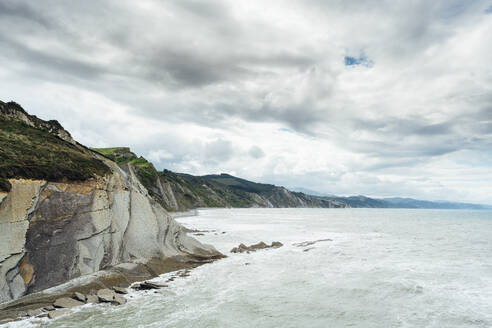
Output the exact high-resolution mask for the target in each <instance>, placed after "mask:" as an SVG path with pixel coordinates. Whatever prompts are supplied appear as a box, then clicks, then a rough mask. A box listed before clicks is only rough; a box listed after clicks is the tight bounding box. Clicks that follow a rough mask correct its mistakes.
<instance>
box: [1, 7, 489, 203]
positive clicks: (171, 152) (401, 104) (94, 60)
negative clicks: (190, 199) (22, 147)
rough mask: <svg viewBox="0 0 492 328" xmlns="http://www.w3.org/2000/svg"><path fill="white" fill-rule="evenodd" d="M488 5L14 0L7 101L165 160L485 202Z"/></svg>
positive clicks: (168, 164) (5, 43)
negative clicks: (461, 172)
mask: <svg viewBox="0 0 492 328" xmlns="http://www.w3.org/2000/svg"><path fill="white" fill-rule="evenodd" d="M489 13H490V2H489V1H482V0H473V1H466V2H463V1H459V0H451V1H449V0H437V1H433V2H432V3H429V2H428V1H423V0H421V1H412V2H395V1H390V0H388V1H375V0H374V1H372V0H371V1H366V0H364V1H362V0H360V1H359V0H357V1H342V0H336V1H329V2H328V1H320V0H307V1H300V0H299V1H297V0H295V1H289V2H288V3H286V2H284V1H277V0H273V1H269V2H261V1H248V2H238V1H235V2H230V1H222V0H212V1H207V2H202V1H178V0H175V1H166V2H162V1H154V0H143V1H138V2H134V1H129V0H122V1H113V2H100V1H93V0H88V1H84V2H83V3H82V2H74V1H66V2H59V1H54V0H48V1H43V2H32V1H24V0H19V1H13V0H6V1H2V2H1V3H0V47H2V49H3V50H2V52H0V81H1V82H0V99H1V100H15V101H17V102H19V103H21V104H22V105H23V106H24V107H25V108H26V109H27V110H28V111H30V112H32V113H34V114H36V115H38V116H40V117H42V118H45V119H58V120H60V121H61V122H62V123H63V124H64V125H65V126H66V127H67V128H68V129H70V130H71V132H72V133H73V134H74V135H75V136H76V137H77V138H78V139H79V140H80V141H81V142H82V143H85V144H87V145H89V146H112V145H118V146H120V145H121V146H123V145H129V146H131V147H132V149H133V150H134V151H136V152H137V153H138V154H139V155H144V156H146V157H148V158H149V159H151V160H152V161H154V162H155V163H156V166H157V167H159V168H160V169H162V168H170V169H174V170H181V171H185V172H189V173H195V174H205V173H212V172H224V171H227V172H230V173H236V174H240V175H243V176H244V177H246V178H252V179H256V180H257V181H265V182H274V183H278V184H284V185H291V186H292V183H293V181H296V183H298V184H297V185H295V186H296V187H299V186H301V187H306V188H310V189H315V190H319V191H324V190H325V191H326V192H330V193H337V192H340V193H342V192H343V193H350V191H351V190H353V192H354V193H366V194H385V195H389V194H392V195H397V196H407V195H411V196H416V197H418V196H421V197H427V198H434V199H444V198H446V197H448V198H453V199H456V198H466V200H468V201H473V200H481V201H487V202H490V201H489V200H487V197H486V196H484V195H487V194H490V193H491V192H492V189H491V188H492V187H489V186H487V185H485V184H484V183H483V182H482V181H480V180H477V179H476V177H475V175H474V173H473V171H474V170H475V171H477V172H481V174H482V175H483V176H482V180H487V178H491V177H490V174H489V173H487V172H488V171H487V169H488V168H490V165H491V161H490V158H488V157H487V156H485V155H484V154H488V153H489V150H490V146H491V141H490V140H491V132H492V110H491V108H492V96H491V95H490V90H491V88H492V71H491V70H490V69H488V67H489V66H490V59H489V54H490V53H492V22H491V21H490V16H489V15H488V14H489ZM260 146H261V147H260ZM251 161H254V165H251ZM249 166H252V167H249ZM460 170H461V171H463V172H465V174H464V175H463V176H462V178H460V179H461V180H460V182H459V183H458V182H456V181H455V177H456V175H459V173H457V172H459V171H460ZM433 177H434V178H433ZM461 188H463V190H461ZM473 190H475V191H473Z"/></svg>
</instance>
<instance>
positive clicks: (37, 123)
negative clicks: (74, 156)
mask: <svg viewBox="0 0 492 328" xmlns="http://www.w3.org/2000/svg"><path fill="white" fill-rule="evenodd" d="M0 116H1V117H3V118H7V119H12V120H17V121H21V122H23V123H25V124H27V125H29V126H31V127H33V128H37V129H42V130H46V131H48V132H50V133H52V134H54V135H56V136H58V137H59V138H60V139H63V140H65V141H67V142H70V143H71V144H74V145H75V144H76V143H77V142H76V141H75V140H74V139H73V138H72V136H71V135H70V133H69V132H68V131H67V130H65V129H64V128H63V126H61V124H60V123H59V122H58V121H56V120H51V121H44V120H41V119H39V118H37V117H36V116H35V115H29V114H28V113H27V112H26V111H25V110H24V109H23V108H22V107H21V106H20V105H19V104H17V103H15V102H13V101H11V102H8V103H4V102H2V101H0Z"/></svg>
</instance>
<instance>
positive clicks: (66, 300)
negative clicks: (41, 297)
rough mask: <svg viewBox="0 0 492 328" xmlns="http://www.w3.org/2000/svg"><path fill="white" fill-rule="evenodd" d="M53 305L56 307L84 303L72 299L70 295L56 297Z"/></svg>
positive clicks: (69, 306) (74, 305) (70, 306)
mask: <svg viewBox="0 0 492 328" xmlns="http://www.w3.org/2000/svg"><path fill="white" fill-rule="evenodd" d="M53 305H54V306H55V307H57V308H73V307H76V306H81V305H84V303H82V302H80V301H77V300H74V299H73V298H70V297H62V298H59V299H57V300H56V301H55V303H53Z"/></svg>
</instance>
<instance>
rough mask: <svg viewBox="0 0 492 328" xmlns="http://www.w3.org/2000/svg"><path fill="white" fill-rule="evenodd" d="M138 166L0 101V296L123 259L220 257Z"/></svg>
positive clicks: (8, 297) (138, 261)
mask: <svg viewBox="0 0 492 328" xmlns="http://www.w3.org/2000/svg"><path fill="white" fill-rule="evenodd" d="M136 171H137V170H136V167H135V166H134V165H133V164H132V163H126V164H125V165H122V166H121V167H120V166H118V165H117V164H116V163H114V162H113V161H111V160H110V159H108V158H106V157H104V156H101V155H100V154H98V153H96V152H93V151H91V150H89V149H87V148H86V147H84V146H82V145H80V144H78V143H77V142H75V141H74V140H73V139H72V137H71V136H70V134H69V133H68V132H67V131H65V130H64V129H63V127H61V125H60V124H59V123H58V122H56V121H47V122H46V121H42V120H40V119H38V118H36V117H35V116H31V115H29V114H27V113H26V112H25V111H24V110H23V109H22V108H21V107H20V106H19V105H17V104H15V103H3V102H0V181H1V184H0V303H1V302H5V301H9V300H13V299H17V298H19V297H22V296H24V295H27V294H31V293H35V292H39V291H42V290H44V289H46V288H50V287H53V286H57V285H59V284H61V283H64V282H67V281H69V280H71V279H74V278H77V277H83V276H85V275H90V274H93V273H95V272H99V271H100V270H111V269H112V268H115V267H122V265H123V267H124V264H128V265H129V266H130V267H131V266H132V265H133V267H137V266H138V265H141V264H143V265H145V264H146V263H152V267H153V268H159V265H156V264H155V263H156V262H158V263H167V262H166V261H168V260H169V259H172V260H173V261H174V262H181V263H188V262H193V263H197V262H206V261H209V260H213V259H216V258H220V257H222V254H220V253H219V252H217V251H216V250H215V249H214V248H213V247H211V246H207V245H202V244H200V243H199V242H198V241H196V240H195V239H193V238H191V237H189V236H187V235H186V231H185V229H184V228H183V227H182V226H180V225H179V224H178V223H177V222H176V221H174V219H172V218H171V217H170V216H169V215H168V213H167V212H166V210H165V209H164V208H163V207H162V206H161V205H160V204H159V202H157V201H155V199H154V198H153V197H151V196H150V195H149V192H148V190H147V189H146V188H145V186H144V185H142V183H141V182H140V179H139V178H138V177H137V173H136ZM174 262H173V263H174ZM149 265H150V264H149ZM127 267H128V266H127ZM161 268H162V270H161V269H154V270H152V269H149V270H148V271H150V272H151V273H152V274H153V275H155V274H159V273H160V271H163V270H165V268H163V267H162V266H161Z"/></svg>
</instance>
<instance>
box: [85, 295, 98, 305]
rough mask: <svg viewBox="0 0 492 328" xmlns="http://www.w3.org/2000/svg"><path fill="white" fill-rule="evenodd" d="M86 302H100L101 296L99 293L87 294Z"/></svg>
mask: <svg viewBox="0 0 492 328" xmlns="http://www.w3.org/2000/svg"><path fill="white" fill-rule="evenodd" d="M86 303H99V297H97V295H87V297H86Z"/></svg>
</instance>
